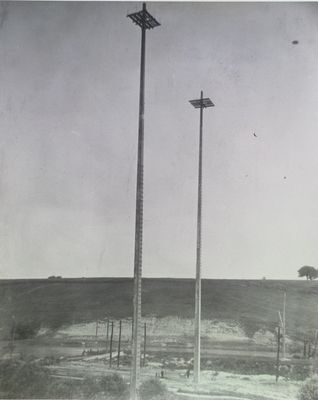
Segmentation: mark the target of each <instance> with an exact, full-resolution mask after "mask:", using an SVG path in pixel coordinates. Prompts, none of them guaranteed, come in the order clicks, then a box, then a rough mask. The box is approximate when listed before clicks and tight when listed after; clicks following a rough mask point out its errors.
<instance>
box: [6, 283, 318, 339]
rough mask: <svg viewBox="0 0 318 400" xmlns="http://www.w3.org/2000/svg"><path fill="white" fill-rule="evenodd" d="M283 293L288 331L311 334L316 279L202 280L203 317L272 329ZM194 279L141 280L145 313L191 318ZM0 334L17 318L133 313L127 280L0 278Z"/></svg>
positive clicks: (68, 319) (56, 319) (55, 319)
mask: <svg viewBox="0 0 318 400" xmlns="http://www.w3.org/2000/svg"><path fill="white" fill-rule="evenodd" d="M284 290H286V292H287V307H286V314H287V324H288V331H289V335H290V336H291V337H292V336H293V335H295V336H299V335H304V334H308V335H312V332H313V330H314V329H316V328H317V327H318V326H317V315H318V281H317V282H315V281H312V282H309V281H308V282H307V281H301V280H298V281H278V280H203V282H202V318H204V319H213V320H223V321H227V320H228V321H236V322H238V323H240V324H241V325H242V327H243V328H244V330H245V332H246V335H247V336H250V337H251V336H253V334H254V332H255V331H257V330H258V329H260V328H266V329H267V330H269V331H273V329H274V328H275V326H276V325H277V310H278V309H282V302H283V291H284ZM193 295H194V281H193V280H191V279H161V278H160V279H144V280H143V292H142V304H143V311H142V312H143V315H144V316H156V317H159V318H160V317H167V316H178V317H180V318H192V316H193V313H194V306H193ZM0 303H1V304H0V307H1V309H0V321H1V322H0V323H1V326H0V328H1V331H0V332H2V335H1V336H2V337H3V335H5V334H7V327H8V326H11V325H12V324H11V322H10V321H12V315H14V316H15V319H16V321H19V322H20V323H25V324H30V323H31V324H34V326H40V325H41V326H47V327H49V328H52V329H57V328H60V327H62V326H67V325H70V324H74V323H81V322H90V321H95V320H96V319H103V318H105V317H106V316H108V317H112V318H114V319H119V318H127V317H130V316H131V313H132V279H125V278H123V279H121V278H91V279H85V278H81V279H60V280H48V279H38V280H1V281H0Z"/></svg>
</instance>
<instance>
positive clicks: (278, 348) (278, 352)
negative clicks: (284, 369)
mask: <svg viewBox="0 0 318 400" xmlns="http://www.w3.org/2000/svg"><path fill="white" fill-rule="evenodd" d="M280 337H281V335H280V326H279V325H278V332H277V357H276V382H277V381H278V378H279V354H280Z"/></svg>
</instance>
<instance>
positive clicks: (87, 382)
mask: <svg viewBox="0 0 318 400" xmlns="http://www.w3.org/2000/svg"><path fill="white" fill-rule="evenodd" d="M98 392H101V390H100V387H99V382H98V380H97V378H95V377H92V376H88V377H86V378H85V379H84V380H83V382H82V393H83V394H84V397H85V399H91V398H93V397H94V396H95V395H96V394H97V393H98Z"/></svg>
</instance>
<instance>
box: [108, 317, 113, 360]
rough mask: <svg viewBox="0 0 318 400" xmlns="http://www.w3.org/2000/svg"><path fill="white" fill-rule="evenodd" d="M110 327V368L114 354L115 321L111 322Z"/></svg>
mask: <svg viewBox="0 0 318 400" xmlns="http://www.w3.org/2000/svg"><path fill="white" fill-rule="evenodd" d="M110 326H111V328H110V346H109V368H111V367H112V355H113V335H114V322H113V321H112V322H111V325H110Z"/></svg>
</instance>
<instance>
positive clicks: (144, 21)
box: [127, 9, 160, 29]
mask: <svg viewBox="0 0 318 400" xmlns="http://www.w3.org/2000/svg"><path fill="white" fill-rule="evenodd" d="M127 17H128V18H130V19H131V20H132V21H133V22H134V23H135V24H136V25H138V26H140V27H141V28H144V29H153V28H156V27H157V26H160V23H159V22H158V21H157V20H156V19H155V18H154V17H153V16H152V15H151V14H150V13H149V12H148V11H147V10H144V9H143V10H141V11H138V12H135V13H133V14H129V15H127Z"/></svg>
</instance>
